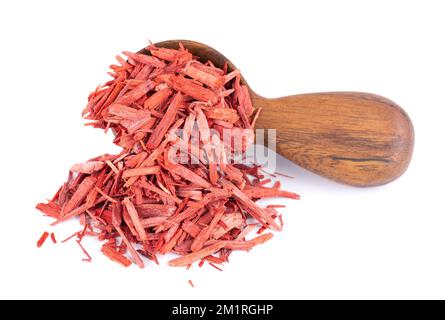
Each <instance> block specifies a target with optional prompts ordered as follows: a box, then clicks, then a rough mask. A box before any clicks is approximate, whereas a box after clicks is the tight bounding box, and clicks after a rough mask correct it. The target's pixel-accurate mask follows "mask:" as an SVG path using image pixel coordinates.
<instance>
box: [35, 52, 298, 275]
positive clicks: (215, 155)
mask: <svg viewBox="0 0 445 320" xmlns="http://www.w3.org/2000/svg"><path fill="white" fill-rule="evenodd" d="M146 50H147V51H148V52H149V53H150V54H151V55H146V54H141V53H130V52H124V54H125V55H126V56H127V58H128V60H125V59H123V58H122V57H120V56H117V61H118V62H119V65H111V66H110V68H111V72H109V74H110V75H111V76H112V78H113V79H112V80H111V81H108V82H107V83H105V84H104V85H102V86H100V87H98V88H97V89H96V90H95V91H94V92H93V93H91V94H90V96H89V99H88V105H87V107H86V108H85V110H84V111H83V116H84V117H85V118H86V119H88V120H91V122H90V123H88V124H87V125H91V126H94V127H96V128H102V129H104V130H105V131H107V130H112V131H113V133H114V135H115V140H114V142H115V143H116V144H117V145H119V146H120V147H122V152H121V153H120V154H117V155H108V154H106V155H102V156H99V157H96V158H93V159H91V160H89V161H87V162H85V163H81V164H76V165H74V166H72V168H71V169H70V172H69V176H68V180H67V181H66V182H65V183H64V184H63V185H62V186H61V187H60V189H59V191H58V192H57V193H56V195H55V196H54V197H53V198H52V200H50V201H49V202H48V203H39V204H38V205H37V209H39V210H40V211H42V212H43V213H44V214H46V215H48V216H51V217H53V218H54V219H56V220H55V222H53V225H56V224H58V223H61V222H63V221H66V220H68V219H71V218H74V217H79V218H80V219H79V220H80V223H81V225H82V226H83V227H82V229H81V230H80V231H79V232H76V233H75V234H74V235H73V237H74V236H77V243H78V244H79V246H80V247H81V248H82V250H83V252H84V253H85V254H86V255H87V257H88V259H84V260H85V261H90V260H91V259H90V257H89V255H88V253H87V252H86V251H85V249H84V248H83V246H82V245H81V241H82V239H83V238H84V237H85V236H94V237H97V238H98V239H99V240H100V241H105V243H104V244H103V246H102V252H103V254H104V255H106V256H107V257H109V258H110V259H111V260H114V261H116V262H119V263H121V264H122V265H124V266H129V265H131V264H132V263H135V264H137V265H138V266H139V267H141V268H142V267H144V261H143V259H142V258H141V256H144V257H146V258H148V259H150V260H153V261H155V262H156V263H157V258H156V256H157V254H166V253H168V252H173V253H176V254H178V255H180V257H178V258H176V259H174V260H171V261H170V262H169V264H170V265H171V266H190V265H191V264H192V263H193V262H195V261H201V263H200V265H202V263H203V261H208V262H210V263H212V264H219V263H223V262H226V261H228V258H229V255H230V253H231V252H232V251H233V250H250V249H251V248H252V247H254V246H256V245H258V244H261V243H264V242H266V241H268V240H269V239H270V238H272V234H271V233H265V234H262V232H263V231H264V230H266V229H271V228H272V229H275V230H281V229H282V220H281V215H279V213H278V212H277V210H276V209H277V208H279V207H282V206H280V205H275V206H274V205H270V206H267V207H265V208H262V207H260V206H259V205H258V204H257V203H256V200H258V199H262V198H270V197H288V198H293V199H298V195H297V194H295V193H291V192H287V191H282V190H280V189H279V188H280V183H279V182H278V181H277V182H275V183H274V184H273V186H271V187H266V185H267V184H268V183H271V179H266V178H265V176H264V175H263V174H261V173H260V170H261V168H260V167H259V166H256V165H246V164H239V163H238V164H237V163H230V162H229V161H227V159H228V158H230V155H232V154H233V153H239V152H243V151H245V150H246V148H247V147H248V146H249V145H250V144H251V143H253V127H254V123H255V119H256V117H257V116H258V113H259V110H258V111H257V112H255V110H254V109H253V107H252V103H251V100H250V96H249V93H248V88H247V87H246V86H244V85H242V84H241V83H240V79H241V77H240V73H239V71H238V70H234V71H232V72H230V73H229V72H227V66H225V67H224V68H223V69H221V68H217V67H215V66H214V65H213V64H212V63H211V62H210V61H208V62H206V63H202V62H199V61H198V60H197V59H196V58H195V57H193V56H192V54H191V53H190V52H188V51H187V50H186V49H185V48H184V47H183V46H182V45H180V47H179V48H178V49H177V50H175V49H166V48H159V47H156V46H155V45H150V46H148V47H147V48H146ZM178 129H182V131H181V134H177V133H176V132H177V131H178ZM194 133H197V134H198V136H199V141H198V142H199V143H200V145H201V144H202V146H203V147H199V150H195V149H196V148H198V147H197V146H196V144H195V143H193V142H192V141H193V140H192V139H191V137H192V136H193V134H194ZM223 134H228V136H229V138H230V139H229V140H228V141H229V142H227V141H226V140H227V139H222V138H221V136H222V135H223ZM236 139H238V140H241V141H242V143H233V140H236ZM210 140H211V141H212V142H211V148H208V146H209V145H210V144H209V142H210ZM178 145H179V146H181V147H182V149H181V150H183V151H184V150H185V155H186V157H188V161H186V162H185V163H184V162H183V161H182V162H181V161H175V160H178V159H177V158H175V157H176V156H177V154H176V151H174V150H176V149H173V147H174V146H178ZM183 153H184V152H183ZM172 154H173V157H172ZM181 156H182V158H183V157H184V154H182V155H181ZM172 159H173V160H172ZM182 160H183V159H182ZM191 160H195V161H194V162H193V161H191ZM258 228H259V230H258V231H257V232H256V234H255V236H254V237H253V238H252V239H251V240H246V236H248V235H249V234H250V233H255V230H256V229H258ZM40 245H41V244H40Z"/></svg>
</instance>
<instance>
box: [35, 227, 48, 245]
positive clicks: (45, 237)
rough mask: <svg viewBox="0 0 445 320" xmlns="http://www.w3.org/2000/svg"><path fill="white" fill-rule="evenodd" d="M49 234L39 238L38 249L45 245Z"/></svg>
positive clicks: (44, 233) (46, 233)
mask: <svg viewBox="0 0 445 320" xmlns="http://www.w3.org/2000/svg"><path fill="white" fill-rule="evenodd" d="M48 236H49V233H48V232H46V231H45V232H43V234H42V236H41V237H40V238H39V240H38V241H37V248H40V247H41V246H42V245H43V243H44V242H45V240H46V239H47V238H48Z"/></svg>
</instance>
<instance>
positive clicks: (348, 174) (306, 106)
mask: <svg viewBox="0 0 445 320" xmlns="http://www.w3.org/2000/svg"><path fill="white" fill-rule="evenodd" d="M179 42H182V44H183V45H184V46H185V47H186V48H187V49H188V50H189V51H190V52H191V53H192V54H193V55H195V56H197V57H199V58H200V60H201V61H203V62H206V61H207V60H210V61H212V62H213V63H214V64H215V65H216V66H219V67H222V66H223V65H224V63H225V62H227V63H228V65H229V69H232V70H233V69H235V66H234V65H233V64H232V63H231V62H230V61H229V60H228V59H227V58H226V57H224V56H223V55H222V54H221V53H219V52H218V51H216V50H215V49H213V48H211V47H209V46H207V45H205V44H202V43H198V42H195V41H189V40H169V41H163V42H159V43H157V44H156V45H157V46H160V47H165V48H175V49H177V48H178V46H179ZM140 52H142V53H146V54H149V52H148V51H146V50H141V51H140ZM242 81H243V83H244V84H246V85H247V82H246V81H245V79H242ZM247 86H248V85H247ZM249 91H250V96H251V98H252V103H253V106H254V107H255V108H262V111H261V113H260V116H259V118H258V120H257V122H256V128H261V129H276V130H277V131H276V140H277V141H276V142H277V152H278V153H279V154H281V155H283V156H284V157H286V158H288V159H289V160H291V161H293V162H295V163H296V164H298V165H300V166H302V167H303V168H306V169H308V170H310V171H313V172H315V173H317V174H319V175H321V176H324V177H327V178H329V179H333V180H335V181H338V182H341V183H345V184H349V185H354V186H362V187H366V186H377V185H382V184H385V183H388V182H391V181H393V180H394V179H396V178H398V177H399V176H400V175H401V174H402V173H403V172H404V171H405V170H406V168H407V167H408V164H409V162H410V160H411V155H412V152H413V145H414V129H413V126H412V124H411V121H410V119H409V117H408V115H407V114H406V113H405V112H404V111H403V109H402V108H400V107H399V106H398V105H397V104H395V103H394V102H392V101H391V100H388V99H386V98H383V97H381V96H377V95H375V94H370V93H361V92H329V93H310V94H301V95H294V96H288V97H282V98H274V99H269V98H265V97H262V96H260V95H258V94H257V93H255V92H254V91H253V90H252V89H251V88H250V87H249Z"/></svg>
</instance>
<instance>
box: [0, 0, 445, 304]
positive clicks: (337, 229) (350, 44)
mask: <svg viewBox="0 0 445 320" xmlns="http://www.w3.org/2000/svg"><path fill="white" fill-rule="evenodd" d="M444 17H445V8H444V5H443V1H375V0H374V1H304V2H303V1H289V2H283V1H277V0H275V1H268V2H264V1H229V0H225V1H218V2H216V1H214V2H210V1H172V0H170V1H156V2H155V1H128V0H126V1H72V2H70V3H68V2H66V1H43V0H42V1H2V2H0V35H1V37H0V62H1V67H0V72H1V74H0V88H1V89H0V90H1V98H0V99H1V100H0V104H1V113H0V114H1V125H0V130H1V135H0V138H1V157H0V161H1V166H0V168H1V176H0V182H1V183H0V188H1V192H0V195H1V207H0V208H1V209H0V212H1V217H0V255H1V258H0V298H146V299H153V298H156V299H164V298H177V299H183V298H192V299H194V298H210V299H220V298H235V299H236V298H251V299H255V298H272V299H273V298H284V299H291V298H292V299H300V298H302V299H313V298H322V299H324V298H339V299H344V298H356V299H362V298H383V299H386V298H445V272H444V270H445V231H444V227H445V210H444V202H443V199H444V190H445V188H444V181H445V174H444V168H443V164H444V156H445V152H444V147H445V146H444V142H443V140H444V139H443V138H444V116H445V111H444V110H445V105H444V96H443V92H444V85H445V81H444V77H445V41H444V39H445V35H444V30H445V19H444ZM177 38H184V39H192V40H196V41H200V42H204V43H207V44H209V45H211V46H213V47H214V48H217V49H219V50H220V51H221V52H223V53H224V54H225V55H226V56H227V57H229V58H230V59H231V60H232V61H233V62H234V63H235V64H236V65H237V66H238V67H239V68H240V69H241V71H242V72H243V74H244V76H245V77H246V79H247V80H248V82H249V84H250V85H251V86H252V87H253V88H254V90H256V91H257V92H259V93H260V94H262V95H265V96H270V97H277V96H282V95H290V94H296V93H305V92H317V91H335V90H356V91H369V92H374V93H378V94H381V95H383V96H387V97H389V98H390V99H392V100H394V101H396V102H397V103H398V104H400V105H401V106H402V107H403V108H404V109H405V110H406V111H407V112H408V114H409V115H410V116H411V119H412V121H413V123H414V127H415V131H416V146H415V150H414V157H413V160H412V163H411V166H410V168H409V169H408V171H407V172H406V174H405V175H404V176H403V177H401V178H400V179H399V180H397V181H395V182H393V183H391V184H389V185H386V186H383V187H378V188H370V189H357V188H353V187H348V186H344V185H339V184H336V183H333V182H330V181H327V180H325V179H323V178H319V177H317V176H315V175H313V174H311V173H308V172H307V171H305V170H302V169H300V168H298V167H296V166H295V165H293V164H291V163H289V162H287V161H286V160H284V159H280V161H279V164H278V166H279V168H278V170H279V171H281V172H285V173H288V174H291V175H293V176H296V178H295V179H282V181H283V185H284V188H285V189H288V190H291V191H294V192H297V193H300V194H301V196H302V199H301V200H300V201H298V202H297V201H284V200H277V201H275V202H274V203H286V204H287V205H288V207H287V208H286V209H284V210H282V212H283V213H284V218H285V229H284V231H283V232H281V233H277V234H275V237H274V239H273V240H271V241H270V242H268V243H267V244H265V245H262V246H260V247H258V248H255V249H253V250H252V251H251V252H250V253H244V252H243V253H235V254H233V256H232V259H231V262H230V263H229V264H227V265H226V266H225V267H224V271H223V272H219V271H217V270H215V269H213V268H211V267H208V266H207V267H203V268H197V267H194V268H192V269H191V270H189V271H188V270H185V269H177V268H170V267H168V266H167V265H166V261H168V259H162V260H161V261H162V263H161V265H160V266H156V265H154V264H152V263H149V264H148V265H147V267H146V268H145V269H143V270H140V269H139V268H137V267H136V266H133V267H131V268H127V269H125V268H122V267H120V266H119V265H118V264H116V263H113V262H111V261H109V260H108V259H107V258H105V257H103V256H102V255H101V253H100V252H99V248H100V246H99V243H97V242H96V241H95V240H87V241H85V243H84V245H85V247H86V248H87V250H88V251H89V252H90V253H91V255H92V256H93V262H92V263H85V262H82V261H81V259H82V257H83V256H82V253H81V252H80V250H79V248H78V247H77V246H76V245H75V243H74V242H71V243H66V244H59V245H56V246H55V245H52V244H51V242H50V241H49V242H47V243H45V245H44V246H43V248H41V249H37V248H36V241H37V239H38V238H39V237H40V235H41V233H42V232H43V231H44V230H48V231H54V232H55V233H56V235H57V236H58V238H59V239H62V238H63V237H65V236H67V235H69V234H70V233H71V232H73V231H76V230H77V229H78V228H79V227H78V224H77V222H73V223H68V224H66V225H61V226H59V227H57V228H54V230H53V229H51V228H50V227H49V226H48V223H49V222H50V220H49V219H48V218H45V217H42V216H41V214H40V213H39V212H37V211H36V210H35V209H34V206H35V204H36V203H37V202H40V201H43V200H44V199H45V198H46V197H50V196H52V195H53V193H54V192H55V191H56V189H57V188H58V187H59V185H60V184H61V183H62V182H64V180H65V179H66V176H67V173H68V169H69V167H70V166H71V165H72V164H73V163H75V162H79V161H84V160H86V159H88V158H90V157H92V156H95V155H99V154H101V153H105V152H115V151H117V148H116V147H114V146H113V145H112V143H111V139H110V137H107V136H105V135H103V133H102V131H100V130H95V129H92V128H89V127H84V126H83V123H84V121H83V120H82V119H81V115H80V114H81V110H82V109H83V107H84V105H85V102H86V98H87V95H88V93H89V92H90V91H91V90H93V89H94V88H95V87H96V85H97V84H99V83H100V82H103V81H106V80H107V79H108V78H107V76H106V71H107V70H108V65H109V64H110V63H113V62H114V56H115V54H117V53H120V52H121V51H123V50H138V49H140V48H142V47H144V46H145V45H146V44H147V41H148V39H151V40H152V41H153V42H156V41H162V40H167V39H177ZM189 279H191V280H192V281H193V282H194V283H195V286H196V288H191V287H190V286H189V285H188V283H187V281H188V280H189Z"/></svg>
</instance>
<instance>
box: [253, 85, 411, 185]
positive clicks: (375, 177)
mask: <svg viewBox="0 0 445 320" xmlns="http://www.w3.org/2000/svg"><path fill="white" fill-rule="evenodd" d="M251 96H252V102H253V104H254V106H255V107H256V108H258V107H261V108H262V111H261V113H260V116H259V118H258V120H257V123H256V128H264V129H276V130H277V131H276V142H277V146H276V147H277V152H278V153H279V154H281V155H283V156H284V157H286V158H288V159H289V160H291V161H293V162H295V163H296V164H298V165H300V166H301V167H303V168H306V169H308V170H310V171H313V172H315V173H317V174H319V175H321V176H324V177H327V178H329V179H333V180H335V181H338V182H341V183H345V184H349V185H354V186H362V187H366V186H377V185H382V184H385V183H388V182H391V181H393V180H394V179H396V178H398V177H399V176H400V175H401V174H402V173H403V172H404V171H405V170H406V168H407V167H408V164H409V162H410V160H411V155H412V151H413V145H414V129H413V126H412V124H411V120H410V119H409V117H408V115H407V114H406V113H405V111H403V109H402V108H400V107H399V106H398V105H397V104H395V103H394V102H392V101H390V100H388V99H386V98H383V97H380V96H377V95H374V94H369V93H359V92H334V93H314V94H303V95H295V96H288V97H282V98H276V99H267V98H264V97H261V96H259V95H257V94H255V93H252V94H251ZM266 136H267V135H266Z"/></svg>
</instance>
